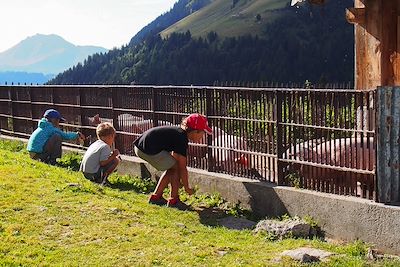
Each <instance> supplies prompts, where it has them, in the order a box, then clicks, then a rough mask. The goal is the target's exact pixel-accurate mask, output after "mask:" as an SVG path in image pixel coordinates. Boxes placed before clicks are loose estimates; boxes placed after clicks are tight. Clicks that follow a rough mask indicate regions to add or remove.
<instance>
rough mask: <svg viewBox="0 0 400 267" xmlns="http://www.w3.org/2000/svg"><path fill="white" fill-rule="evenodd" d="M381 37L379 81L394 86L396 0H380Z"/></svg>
mask: <svg viewBox="0 0 400 267" xmlns="http://www.w3.org/2000/svg"><path fill="white" fill-rule="evenodd" d="M381 17H382V38H381V51H382V55H381V65H382V74H381V75H382V78H381V83H382V85H384V86H394V85H395V82H394V81H395V77H394V75H395V74H394V72H395V71H394V64H395V58H396V50H397V0H385V1H383V2H382V13H381Z"/></svg>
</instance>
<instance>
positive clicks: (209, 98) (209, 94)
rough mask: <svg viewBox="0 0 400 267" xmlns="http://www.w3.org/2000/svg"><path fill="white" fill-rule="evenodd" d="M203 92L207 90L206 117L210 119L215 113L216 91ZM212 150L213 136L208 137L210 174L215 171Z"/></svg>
mask: <svg viewBox="0 0 400 267" xmlns="http://www.w3.org/2000/svg"><path fill="white" fill-rule="evenodd" d="M203 90H205V91H206V114H205V115H206V116H207V117H209V116H212V115H214V113H213V109H212V101H213V100H214V98H213V94H212V93H213V92H212V90H214V89H210V88H207V87H204V89H203ZM212 150H213V148H212V138H211V136H209V135H207V155H208V157H207V165H208V166H207V170H208V171H209V172H213V171H214V169H215V168H214V167H215V166H214V161H213V160H212V157H211V155H212Z"/></svg>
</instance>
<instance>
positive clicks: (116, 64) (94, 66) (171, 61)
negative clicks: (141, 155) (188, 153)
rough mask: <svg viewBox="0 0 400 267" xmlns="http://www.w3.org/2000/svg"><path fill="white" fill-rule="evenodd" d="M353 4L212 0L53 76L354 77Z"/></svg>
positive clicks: (166, 80) (182, 79) (90, 80)
mask: <svg viewBox="0 0 400 267" xmlns="http://www.w3.org/2000/svg"><path fill="white" fill-rule="evenodd" d="M181 1H183V0H181ZM228 4H229V5H228ZM352 4H353V1H352V0H335V1H328V2H327V4H326V5H324V6H321V7H319V6H313V5H310V4H308V3H307V2H306V3H303V4H301V5H299V6H297V7H292V6H290V1H289V0H230V1H227V0H213V1H211V2H210V3H209V4H208V5H205V6H204V7H203V8H200V9H199V10H197V11H196V12H193V13H191V14H190V15H188V16H186V17H185V18H184V19H182V20H180V21H178V22H177V23H174V24H173V25H171V26H170V27H169V28H168V29H166V30H164V31H163V32H161V33H160V34H157V33H156V32H151V31H150V32H149V33H148V34H147V35H146V36H145V37H143V40H142V41H141V42H140V43H137V44H135V45H129V46H124V47H122V48H121V49H114V50H112V51H110V52H108V53H107V54H105V55H95V56H92V57H89V58H88V59H87V60H86V61H85V62H84V64H78V65H77V66H75V67H73V68H71V69H69V70H68V71H66V72H64V73H62V74H59V75H58V76H57V77H56V78H55V79H53V80H51V81H50V83H51V84H74V83H77V84H131V83H136V84H154V85H159V84H174V85H192V84H193V85H212V84H213V83H214V82H215V81H236V82H259V81H269V82H296V83H303V82H305V81H306V80H308V81H311V82H312V83H325V82H329V83H342V82H349V81H352V80H354V28H353V26H352V25H351V24H349V23H347V21H346V19H345V15H344V10H345V8H347V7H349V6H351V5H352Z"/></svg>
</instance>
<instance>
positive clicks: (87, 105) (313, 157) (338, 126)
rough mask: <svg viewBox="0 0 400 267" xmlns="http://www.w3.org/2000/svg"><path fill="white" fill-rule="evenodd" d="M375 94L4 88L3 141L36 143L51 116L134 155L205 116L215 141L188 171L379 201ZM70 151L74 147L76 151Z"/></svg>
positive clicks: (196, 153)
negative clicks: (109, 132) (165, 128)
mask: <svg viewBox="0 0 400 267" xmlns="http://www.w3.org/2000/svg"><path fill="white" fill-rule="evenodd" d="M375 94H376V93H375V91H355V90H325V89H324V90H317V89H313V90H306V89H281V88H238V87H193V86H181V87H179V86H0V129H1V133H2V134H6V135H12V136H20V137H25V138H26V137H29V136H30V134H31V133H32V132H33V131H34V130H35V129H36V127H37V122H38V120H39V119H40V118H41V117H42V116H43V113H44V111H45V110H46V109H48V108H56V109H57V110H59V111H60V112H61V114H63V116H64V117H65V118H66V120H67V123H64V124H62V126H63V128H64V129H65V130H74V131H76V130H79V131H81V132H83V133H84V134H85V136H87V137H88V138H87V142H86V143H85V145H86V146H88V145H89V144H90V143H91V142H93V141H94V140H96V134H95V126H96V122H98V120H101V121H102V122H104V121H109V122H111V123H113V125H114V127H115V128H116V130H117V133H118V134H117V138H116V147H117V148H118V149H119V150H120V151H121V153H124V154H127V155H133V154H134V152H133V147H132V143H133V141H134V140H136V138H138V137H139V136H140V135H141V134H142V133H143V132H144V131H146V130H148V129H150V128H152V127H155V126H162V125H179V124H180V122H181V120H182V118H184V117H185V116H187V115H189V114H191V113H202V114H205V115H207V117H208V118H209V121H210V125H211V126H212V128H213V135H212V136H210V137H207V138H206V139H205V140H203V141H202V142H201V143H197V144H190V146H189V151H188V164H189V166H191V167H194V168H200V169H204V170H208V171H211V172H218V173H226V174H229V175H235V176H242V177H248V178H252V179H258V180H263V181H269V182H272V183H276V184H279V185H289V186H295V187H300V188H307V189H311V190H315V191H321V192H329V193H335V194H341V195H352V196H358V197H363V198H368V199H375V198H376V174H375V173H376V138H375V109H376V107H375V105H376V104H375V101H376V100H375V98H376V97H375ZM71 145H73V144H71Z"/></svg>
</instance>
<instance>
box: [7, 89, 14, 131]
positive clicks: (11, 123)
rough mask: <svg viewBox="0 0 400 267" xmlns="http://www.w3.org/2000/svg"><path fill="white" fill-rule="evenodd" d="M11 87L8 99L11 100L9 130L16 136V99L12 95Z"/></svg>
mask: <svg viewBox="0 0 400 267" xmlns="http://www.w3.org/2000/svg"><path fill="white" fill-rule="evenodd" d="M11 88H12V87H11V86H9V87H8V99H9V100H10V102H9V103H10V115H11V118H9V119H8V123H7V124H8V128H9V129H10V130H11V132H12V133H13V136H14V101H13V100H14V97H13V94H12V90H11Z"/></svg>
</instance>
